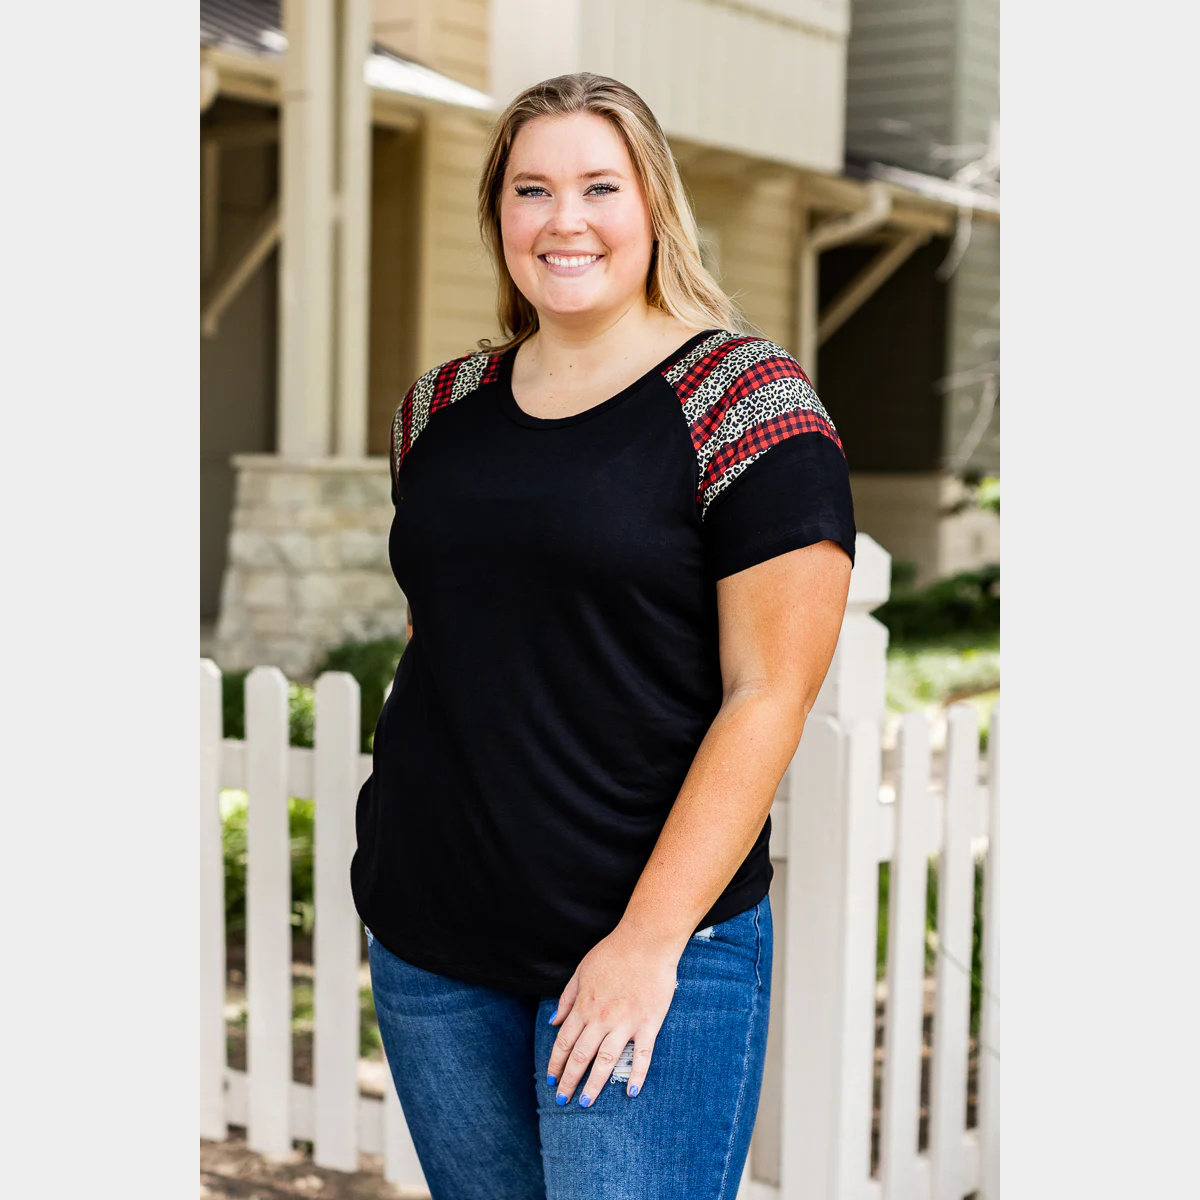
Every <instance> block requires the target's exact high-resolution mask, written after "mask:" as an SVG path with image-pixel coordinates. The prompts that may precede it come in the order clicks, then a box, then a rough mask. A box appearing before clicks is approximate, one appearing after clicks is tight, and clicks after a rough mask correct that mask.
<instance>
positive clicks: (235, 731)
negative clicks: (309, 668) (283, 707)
mask: <svg viewBox="0 0 1200 1200" xmlns="http://www.w3.org/2000/svg"><path fill="white" fill-rule="evenodd" d="M249 674H250V672H249V671H224V672H222V673H221V708H222V712H223V714H224V715H223V718H222V720H223V727H224V736H225V737H227V738H237V739H238V740H239V741H240V740H242V739H243V738H245V736H246V676H247V675H249ZM314 712H315V707H314V700H313V690H312V688H310V687H305V686H304V685H303V684H300V683H292V682H290V681H289V683H288V743H289V744H290V745H292V746H307V747H309V748H310V749H311V748H312V744H313V718H314Z"/></svg>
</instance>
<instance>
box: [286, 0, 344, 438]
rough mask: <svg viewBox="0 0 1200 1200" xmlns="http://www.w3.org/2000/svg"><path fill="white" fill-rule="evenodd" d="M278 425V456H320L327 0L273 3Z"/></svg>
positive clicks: (325, 423) (329, 178) (327, 236)
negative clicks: (278, 74) (279, 40)
mask: <svg viewBox="0 0 1200 1200" xmlns="http://www.w3.org/2000/svg"><path fill="white" fill-rule="evenodd" d="M283 31H284V34H285V35H286V37H287V40H288V46H287V50H286V52H285V53H284V56H283V101H282V103H281V104H280V124H281V126H282V131H281V137H280V168H281V170H280V191H281V197H282V205H281V207H282V224H283V230H282V245H281V247H280V255H279V411H278V415H279V421H278V429H279V433H278V439H277V445H278V448H279V453H280V455H282V456H283V457H285V458H322V457H324V456H325V455H327V454H328V453H329V451H330V448H331V436H330V435H331V425H332V416H333V404H332V399H333V395H332V390H333V380H332V374H331V365H332V352H333V344H332V333H333V330H332V321H333V290H332V265H333V225H332V221H333V186H332V185H333V175H332V171H333V128H334V127H333V79H334V71H333V63H334V49H335V38H334V32H335V22H334V3H333V0H283Z"/></svg>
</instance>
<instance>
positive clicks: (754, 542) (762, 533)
mask: <svg viewBox="0 0 1200 1200" xmlns="http://www.w3.org/2000/svg"><path fill="white" fill-rule="evenodd" d="M745 350H747V351H748V353H747V354H744V355H743V358H742V359H741V360H737V361H735V363H734V364H733V368H732V369H731V370H727V371H726V376H727V378H726V380H725V381H723V383H724V387H723V390H722V393H721V396H720V398H719V400H717V401H715V402H714V403H713V405H712V411H711V413H710V421H709V428H710V430H711V436H710V437H709V438H708V439H707V440H706V442H705V445H704V450H705V453H704V454H703V456H702V462H701V466H702V471H701V477H700V499H701V506H702V507H701V513H702V522H703V527H704V531H705V544H706V553H707V558H708V564H709V569H710V571H711V573H712V576H713V578H714V579H721V578H723V577H724V576H726V575H733V574H735V573H736V572H738V571H744V570H746V569H747V568H748V567H752V566H754V565H755V564H757V563H760V562H764V561H765V560H767V559H769V558H774V557H775V556H776V555H779V554H784V553H786V552H787V551H789V550H796V549H799V548H800V547H802V546H809V545H812V544H813V543H815V542H820V541H826V540H828V541H833V542H836V543H837V544H838V545H839V546H841V547H842V549H843V550H844V551H845V552H846V554H847V555H848V557H849V559H850V562H851V564H853V563H854V548H855V547H854V543H855V534H856V530H855V524H854V502H853V498H852V496H851V493H850V476H849V469H848V466H847V462H846V455H845V451H844V450H843V447H842V443H841V439H840V438H839V436H838V433H837V430H836V428H835V427H834V424H833V421H832V419H831V418H830V416H829V414H828V412H826V410H825V408H824V406H823V405H822V404H821V402H820V400H819V399H818V398H817V394H816V392H815V391H814V389H813V387H812V385H811V383H810V382H809V381H808V378H807V376H806V375H805V374H804V372H803V370H802V369H801V367H800V365H799V363H797V362H796V360H795V359H794V358H792V356H791V355H790V354H788V353H787V351H785V350H783V349H782V348H781V347H779V346H776V345H774V344H773V343H771V342H766V341H765V340H763V339H754V340H753V341H752V342H750V343H749V344H748V345H747V346H746V347H745Z"/></svg>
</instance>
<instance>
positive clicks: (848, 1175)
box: [200, 630, 1000, 1200]
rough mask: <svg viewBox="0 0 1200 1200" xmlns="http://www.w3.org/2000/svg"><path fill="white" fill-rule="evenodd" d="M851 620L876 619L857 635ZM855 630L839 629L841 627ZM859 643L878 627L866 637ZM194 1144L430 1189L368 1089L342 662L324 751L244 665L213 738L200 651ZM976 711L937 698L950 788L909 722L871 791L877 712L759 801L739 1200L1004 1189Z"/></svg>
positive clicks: (333, 678) (364, 761) (323, 718)
mask: <svg viewBox="0 0 1200 1200" xmlns="http://www.w3.org/2000/svg"><path fill="white" fill-rule="evenodd" d="M864 632H869V631H865V630H864ZM844 633H845V631H844ZM870 636H871V637H875V635H874V633H873V632H870ZM200 688H201V742H202V754H201V780H200V783H201V787H200V792H201V794H200V806H201V813H200V816H201V822H200V856H201V939H200V955H201V964H200V965H201V971H200V981H201V995H200V1008H201V1012H200V1021H201V1074H200V1124H201V1136H203V1137H206V1138H212V1139H218V1140H220V1139H224V1138H225V1137H226V1136H227V1134H228V1126H229V1125H231V1124H236V1125H241V1126H245V1128H246V1130H247V1138H248V1143H249V1145H250V1148H251V1149H253V1150H255V1151H257V1152H259V1153H261V1154H264V1155H266V1156H270V1157H276V1156H279V1157H284V1156H287V1155H289V1154H290V1153H291V1152H292V1142H293V1139H303V1140H307V1141H311V1142H312V1143H313V1157H314V1161H315V1162H316V1163H317V1164H318V1165H320V1166H324V1167H330V1168H333V1169H336V1170H342V1171H354V1170H357V1169H358V1168H359V1158H358V1156H359V1153H360V1151H361V1152H366V1153H372V1154H381V1155H382V1156H383V1159H384V1175H385V1178H387V1179H388V1180H389V1181H391V1182H393V1183H397V1184H403V1185H408V1186H417V1187H422V1186H424V1176H423V1174H422V1172H421V1168H420V1164H419V1162H418V1160H417V1156H416V1153H415V1150H414V1147H413V1143H412V1139H411V1137H410V1136H409V1134H408V1130H407V1126H406V1125H405V1122H404V1118H403V1113H402V1111H401V1109H400V1105H399V1102H398V1101H397V1099H396V1095H395V1091H394V1089H393V1088H392V1087H391V1084H390V1080H389V1081H388V1084H387V1087H386V1094H385V1099H384V1100H383V1101H380V1100H378V1099H377V1098H374V1097H368V1096H362V1095H360V1094H359V1091H358V1084H357V1078H356V1065H357V1056H358V1045H359V1019H360V1018H359V999H358V987H359V983H358V976H359V968H360V962H359V947H360V928H361V926H360V923H359V920H358V916H357V914H356V912H355V910H354V906H353V902H352V899H351V895H350V886H349V870H350V859H351V855H352V853H353V849H354V839H355V831H354V804H355V800H356V798H357V795H358V790H359V788H360V786H361V784H362V783H363V781H364V780H365V779H366V778H367V776H368V774H369V773H370V770H371V760H370V756H369V755H365V754H362V753H360V752H359V749H358V744H359V729H360V723H359V691H358V685H357V683H356V682H355V681H354V679H353V678H352V677H351V676H349V675H347V674H344V673H340V672H331V673H328V674H326V675H323V676H322V677H321V678H320V679H319V680H318V681H317V684H316V689H315V692H316V696H315V702H316V716H315V726H314V729H315V736H314V742H315V745H314V748H313V749H311V750H309V749H302V748H296V747H291V746H289V745H288V693H287V680H286V679H285V677H284V675H283V674H282V672H280V671H279V670H278V669H277V668H275V667H269V666H260V667H256V668H254V670H252V671H251V672H250V673H249V675H248V676H247V678H246V683H245V701H246V704H245V709H246V738H245V741H237V740H231V739H228V738H224V737H222V726H221V721H222V716H221V711H222V705H221V677H220V672H219V670H218V669H217V667H216V665H215V664H214V663H212V662H211V661H210V660H208V659H202V660H201V663H200ZM977 721H978V716H977V712H976V709H975V706H974V705H973V704H970V703H959V704H955V705H952V706H951V707H950V709H949V710H948V713H947V722H948V727H947V762H946V773H945V783H944V786H943V787H941V788H934V787H932V786H931V784H930V764H931V749H930V736H929V721H928V719H927V718H926V717H924V716H922V715H919V714H913V715H908V716H905V717H904V718H903V720H902V724H901V729H900V740H899V746H898V768H897V773H896V780H895V786H894V788H884V787H881V778H880V776H881V763H882V748H881V735H880V726H879V722H878V721H875V720H865V719H860V720H854V719H850V720H839V719H838V717H836V716H831V715H828V713H822V712H819V711H817V710H814V712H813V713H812V714H811V715H810V717H809V720H808V723H807V726H806V728H805V732H804V737H803V739H802V740H801V743H800V746H799V748H798V750H797V752H796V755H795V757H794V758H793V761H792V763H791V765H790V766H789V768H788V771H787V773H786V774H785V776H784V778H783V780H782V782H781V783H780V786H779V790H778V792H777V793H776V797H775V802H774V805H773V808H772V822H773V828H772V841H771V855H772V859H773V861H774V863H775V867H776V876H775V880H774V882H773V884H772V899H773V908H774V910H775V912H776V967H775V973H774V981H773V988H772V992H773V995H772V1012H771V1020H770V1038H769V1043H768V1063H767V1072H766V1078H765V1080H764V1087H763V1098H762V1101H761V1104H760V1110H759V1118H758V1123H757V1126H756V1129H755V1134H754V1140H753V1143H752V1146H751V1155H750V1158H749V1159H748V1161H747V1165H746V1171H745V1174H744V1176H743V1179H742V1184H741V1188H740V1190H739V1192H738V1200H962V1197H964V1196H966V1195H967V1194H969V1193H973V1192H977V1193H978V1195H979V1198H980V1200H995V1198H996V1197H998V1195H999V1187H998V1184H999V1180H998V1130H999V1113H998V1107H997V1103H998V1095H999V1003H998V998H997V997H998V991H999V969H998V953H999V951H998V938H997V925H996V918H995V915H994V914H995V911H996V904H997V897H998V887H999V881H998V873H997V863H996V851H997V838H996V818H997V807H998V805H997V801H998V792H999V779H1000V774H999V770H998V758H997V756H998V749H999V744H1000V730H999V705H997V706H996V707H995V708H994V709H993V712H992V717H991V725H990V730H989V750H988V764H987V766H988V770H987V779H988V783H987V786H986V787H983V786H981V785H980V784H979V778H980V762H979V751H978V726H977ZM226 788H236V789H240V790H244V791H246V792H247V793H248V795H249V805H248V829H247V880H246V1000H247V1009H248V1025H247V1070H246V1071H244V1072H243V1071H237V1070H233V1069H231V1068H229V1067H228V1066H227V1063H226V1045H225V978H226V961H225V957H226V947H225V903H224V875H223V872H224V865H223V858H222V850H221V818H220V813H219V794H220V791H221V790H222V789H226ZM289 796H294V797H302V798H311V799H313V800H314V801H315V804H314V812H315V822H316V825H315V845H314V855H315V862H314V890H315V896H314V900H315V909H316V916H315V927H314V947H313V959H314V1008H315V1028H314V1082H313V1084H312V1085H308V1084H301V1083H295V1082H293V1079H292V1038H291V1013H292V996H291V987H292V983H291V961H290V960H291V926H290V904H291V896H290V887H291V880H290V860H289V839H288V815H287V802H288V798H289ZM984 852H985V857H984V866H983V870H984V896H985V899H984V914H983V931H982V933H983V945H984V965H983V1003H982V1017H981V1024H980V1031H981V1032H980V1043H981V1046H982V1052H981V1053H980V1065H979V1083H978V1106H977V1113H978V1122H977V1126H976V1127H975V1128H973V1129H968V1128H967V1127H966V1099H967V1097H966V1088H967V1059H968V1050H969V1029H968V1019H969V1004H970V994H971V986H970V984H971V976H970V972H971V947H972V936H973V912H974V907H973V904H974V870H975V863H976V859H977V857H978V856H979V855H980V854H981V853H984ZM931 855H932V856H935V857H936V859H937V864H938V875H937V878H938V910H937V933H938V953H937V959H936V968H935V974H934V994H935V1009H934V1016H933V1030H934V1033H933V1047H932V1059H931V1069H930V1085H931V1086H930V1099H929V1113H928V1130H929V1144H928V1149H927V1151H925V1152H919V1151H918V1123H919V1119H920V1090H921V1061H922V1023H923V1020H924V992H925V967H924V960H925V953H926V936H925V910H926V894H925V892H926V870H927V864H928V861H929V858H930V856H931ZM883 862H889V863H891V868H890V893H889V897H888V901H887V908H888V944H887V970H886V978H885V980H884V983H883V985H882V987H881V988H879V989H877V982H876V977H875V975H876V972H875V962H876V937H877V922H878V920H879V916H880V914H879V902H878V888H879V882H878V878H879V877H878V869H879V865H880V863H883ZM877 991H880V992H882V993H883V994H884V995H885V997H886V999H885V1010H884V1029H885V1032H884V1047H883V1064H882V1103H881V1111H880V1118H879V1124H880V1153H879V1165H878V1169H877V1171H876V1172H875V1173H874V1174H872V1169H871V1157H872V1156H871V1136H872V1120H873V1108H874V1105H873V1079H874V1074H875V1066H876V1064H875V1057H876V1051H875V1022H876V999H877Z"/></svg>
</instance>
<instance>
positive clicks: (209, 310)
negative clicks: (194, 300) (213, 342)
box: [200, 200, 280, 337]
mask: <svg viewBox="0 0 1200 1200" xmlns="http://www.w3.org/2000/svg"><path fill="white" fill-rule="evenodd" d="M279 236H280V223H279V201H278V200H273V201H272V202H271V203H270V204H269V205H268V206H267V208H266V209H265V210H264V212H263V214H262V216H261V217H259V219H258V220H257V221H256V222H255V224H254V228H253V229H252V230H251V231H250V233H249V235H248V236H247V237H246V239H245V241H244V242H243V243H242V245H241V247H240V248H239V249H238V250H237V252H236V253H234V254H232V255H231V256H230V258H229V261H228V262H227V263H225V264H224V265H223V266H222V267H221V268H219V269H218V270H217V271H216V273H215V276H214V278H213V281H212V284H211V286H210V287H208V288H206V289H205V290H204V293H203V294H202V296H201V299H200V332H201V333H203V334H204V336H205V337H216V335H217V329H218V327H219V325H220V321H221V315H222V314H223V313H224V312H225V310H226V309H227V308H228V307H229V306H230V305H231V304H232V303H233V302H234V300H236V299H237V297H238V293H239V292H240V291H241V290H242V288H243V287H245V286H246V282H247V280H249V279H250V277H251V276H252V275H253V274H254V272H255V271H256V270H258V268H259V266H260V265H261V264H262V262H263V260H264V259H265V258H266V257H267V255H268V254H270V253H271V251H272V250H273V249H274V248H275V245H276V243H277V242H278V241H279Z"/></svg>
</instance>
